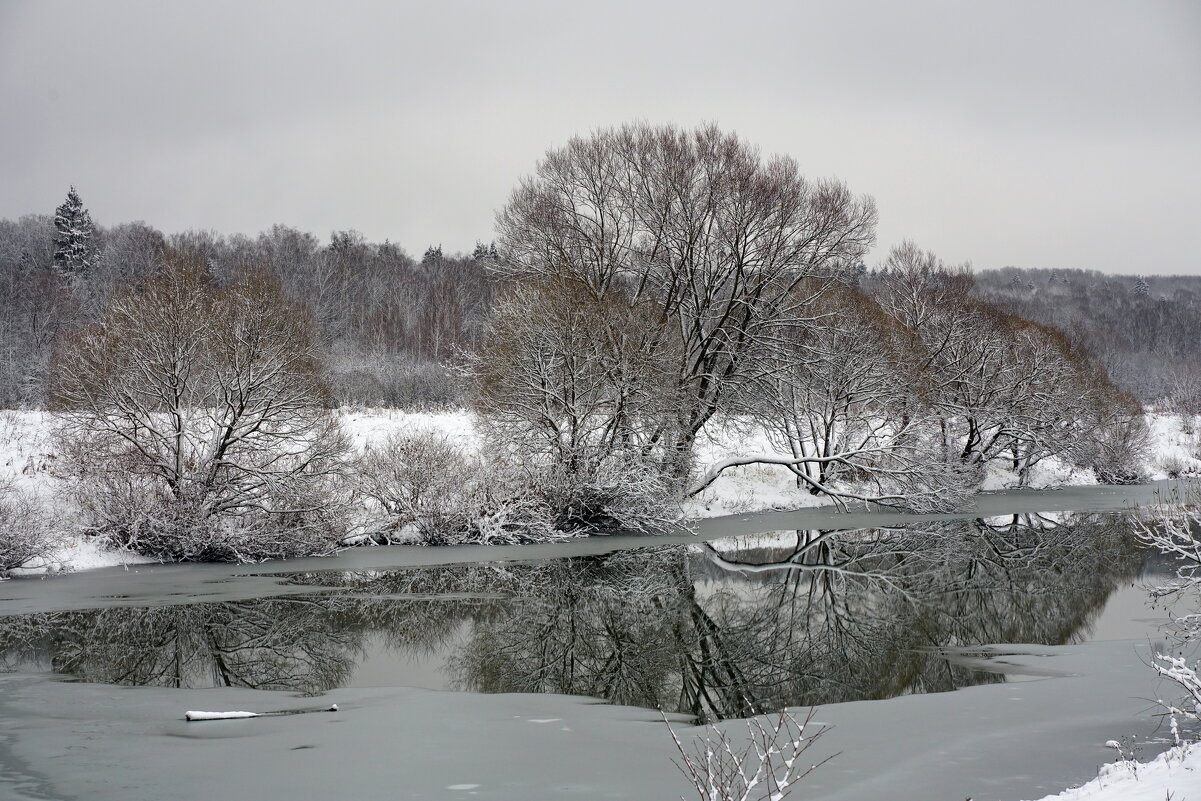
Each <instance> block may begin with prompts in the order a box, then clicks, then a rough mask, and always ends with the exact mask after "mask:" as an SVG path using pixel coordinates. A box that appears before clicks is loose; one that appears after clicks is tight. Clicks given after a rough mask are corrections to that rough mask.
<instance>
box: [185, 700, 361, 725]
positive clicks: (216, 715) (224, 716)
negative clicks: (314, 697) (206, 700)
mask: <svg viewBox="0 0 1201 801" xmlns="http://www.w3.org/2000/svg"><path fill="white" fill-rule="evenodd" d="M337 711H338V705H337V704H331V705H330V706H322V707H317V708H315V709H278V710H275V711H274V712H199V711H196V710H191V711H188V712H184V713H183V716H184V720H186V721H188V722H189V723H190V722H193V721H198V720H238V719H241V718H269V717H276V716H278V715H307V714H309V713H310V712H337Z"/></svg>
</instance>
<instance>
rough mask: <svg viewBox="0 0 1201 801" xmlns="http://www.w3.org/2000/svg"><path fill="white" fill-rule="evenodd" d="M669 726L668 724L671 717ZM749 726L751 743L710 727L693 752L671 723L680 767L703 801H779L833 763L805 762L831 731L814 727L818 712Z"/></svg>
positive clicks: (782, 714)
mask: <svg viewBox="0 0 1201 801" xmlns="http://www.w3.org/2000/svg"><path fill="white" fill-rule="evenodd" d="M663 722H664V723H665V724H667V719H666V717H664V720H663ZM746 725H747V733H748V735H749V742H745V743H744V742H742V741H741V739H740V738H737V737H734V736H731V735H730V734H728V733H727V732H726V731H725V730H724V729H721V728H718V727H717V726H706V727H705V729H704V733H703V734H702V735H701V736H699V737H698V738H697V739H696V742H695V743H694V744H693V745H692V747H691V748H686V747H685V746H684V744H683V743H681V742H680V739H679V737H677V736H676V733H675V731H673V730H672V728H671V724H667V731H668V733H669V734H670V735H671V739H672V741H673V742H674V743H675V746H676V750H677V751H679V753H680V761H678V762H676V767H678V768H679V769H680V772H681V773H683V774H684V775H685V776H686V777H687V778H688V781H689V782H691V784H692V787H693V789H694V790H695V791H696V797H697V798H698V799H700V801H761V800H765V799H770V801H778V799H782V798H784V797H786V796H787V795H788V794H789V792H791V791H792V790H793V789H795V787H794V785H795V784H796V783H797V782H799V781H800V780H801V779H803V778H805V777H806V776H808V775H809V774H810V773H812V772H813V771H815V770H817V769H818V768H819V767H821V766H822V765H823V764H825V763H826V762H828V761H829V760H830V759H831V758H832V757H826V758H825V759H823V760H821V761H819V762H816V763H815V762H812V761H810V760H808V759H803V757H804V756H805V752H806V751H808V750H809V749H810V748H812V747H813V744H814V743H816V742H817V741H818V739H819V738H820V737H821V736H822V734H824V733H825V731H826V727H825V726H821V725H818V724H814V723H813V710H812V709H810V710H809V712H808V714H806V715H805V717H804V718H801V719H799V720H798V719H797V718H796V717H795V716H794V715H793V714H792V713H791V712H788V711H786V710H785V711H782V712H780V713H779V714H777V715H773V716H771V717H770V718H767V719H762V718H757V717H754V718H750V719H749V720H747V722H746ZM681 798H683V796H681Z"/></svg>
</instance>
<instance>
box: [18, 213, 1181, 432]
mask: <svg viewBox="0 0 1201 801" xmlns="http://www.w3.org/2000/svg"><path fill="white" fill-rule="evenodd" d="M168 254H169V255H170V257H171V258H172V259H174V260H179V261H186V262H190V263H194V264H197V265H202V266H203V267H204V269H206V270H207V271H208V272H209V273H210V274H211V276H212V277H213V278H214V279H215V280H216V281H217V282H219V283H220V282H227V281H229V280H230V279H232V278H233V277H234V276H236V275H238V274H240V272H242V271H243V270H245V269H247V268H252V267H253V268H265V269H266V270H268V271H269V272H271V273H272V274H274V275H275V276H276V277H277V278H278V280H279V281H280V283H281V285H282V287H283V290H284V292H285V293H286V295H287V296H288V298H289V299H290V300H292V301H294V302H299V303H302V304H304V305H305V306H307V307H308V308H309V309H311V310H312V313H313V315H314V317H315V319H316V321H317V323H318V326H319V330H320V331H321V334H322V337H323V340H324V341H323V344H324V346H325V347H326V349H327V352H328V354H329V359H328V365H329V368H330V371H331V373H332V379H333V381H332V383H333V389H334V393H335V397H334V400H335V401H336V402H337V403H338V404H359V405H369V406H408V407H412V406H447V405H460V404H461V403H462V390H461V388H460V385H459V381H458V380H457V378H456V374H455V371H454V369H453V365H454V363H455V362H456V357H457V356H458V355H461V354H464V353H467V352H470V351H471V350H472V349H473V347H474V346H475V344H476V343H477V341H478V338H479V335H480V333H481V332H482V330H483V326H484V323H485V321H486V320H487V318H488V313H489V310H490V308H491V305H492V303H493V300H494V298H495V297H497V295H498V292H497V289H498V282H499V281H500V280H502V279H500V278H499V277H498V274H497V273H496V272H495V271H494V270H490V269H489V267H491V266H494V265H495V263H496V260H497V258H498V256H497V253H496V249H495V248H494V247H492V246H490V245H488V244H484V243H479V244H477V245H476V247H475V249H474V250H473V251H472V252H471V253H470V254H449V253H445V252H443V250H442V248H441V246H430V247H429V248H427V249H426V250H425V252H424V253H423V254H422V255H421V257H420V258H415V257H413V256H410V255H409V254H407V253H406V252H405V251H404V250H403V249H401V248H400V247H399V246H397V245H395V244H393V243H391V242H387V241H385V242H383V243H374V242H369V241H367V240H366V239H365V238H364V237H363V236H362V235H361V234H359V233H357V232H355V231H335V232H333V233H332V234H331V235H330V237H329V240H328V241H326V242H322V241H321V240H319V239H318V238H317V237H316V236H314V235H313V234H311V233H307V232H304V231H299V230H296V229H294V228H289V227H287V226H283V225H276V226H274V227H272V228H271V229H270V230H269V231H266V232H264V233H261V234H259V235H258V236H256V237H249V236H244V235H240V234H235V235H230V236H226V235H221V234H218V233H215V232H211V231H189V232H186V233H182V234H173V235H165V234H163V233H162V232H160V231H158V230H156V229H154V228H152V227H150V226H148V225H146V224H145V223H141V222H134V223H124V224H120V225H115V226H112V227H102V226H99V225H95V224H93V223H92V221H91V219H90V216H89V215H88V212H87V210H86V208H84V207H83V204H82V201H80V199H79V197H78V195H77V194H75V193H74V191H72V193H71V195H70V196H69V198H68V201H67V202H66V203H64V204H63V206H61V207H60V208H59V209H58V211H57V213H56V214H55V215H46V214H35V215H28V216H25V217H22V218H20V219H19V220H15V221H14V220H0V407H2V408H22V407H24V408H37V407H41V406H43V405H44V403H45V389H44V387H45V376H46V371H47V367H48V362H49V358H50V351H51V343H52V342H53V340H54V338H55V336H56V335H57V334H58V333H59V332H60V331H64V330H67V329H69V328H71V327H73V326H75V325H76V324H77V323H79V322H82V321H84V320H87V319H90V318H92V317H93V316H94V315H95V314H96V313H97V311H98V310H99V309H101V308H102V307H103V306H104V303H105V301H106V299H107V298H108V297H109V295H110V294H111V293H112V292H113V291H114V290H115V289H116V288H118V287H120V286H122V285H125V284H127V283H129V282H131V281H132V282H136V281H137V280H139V279H140V278H142V277H145V276H147V275H150V274H153V273H155V272H156V271H157V270H159V269H160V267H161V266H162V265H163V264H164V263H165V260H166V259H167V258H168ZM64 277H65V278H66V280H64ZM863 278H864V279H865V283H866V284H867V285H868V286H869V287H870V284H871V274H870V272H869V273H868V275H866V276H863ZM971 291H972V292H974V293H975V294H976V295H978V296H979V297H980V298H982V299H984V300H987V301H989V302H991V303H994V304H997V305H999V306H1001V307H1003V308H1006V309H1008V310H1010V311H1013V312H1016V313H1017V314H1019V315H1021V316H1023V317H1026V318H1028V319H1031V320H1033V321H1035V322H1038V323H1042V324H1045V325H1051V326H1054V327H1056V328H1059V329H1061V330H1062V331H1064V332H1065V333H1066V334H1067V335H1068V336H1069V337H1070V338H1071V339H1072V340H1073V342H1074V343H1076V344H1079V345H1083V346H1084V347H1085V348H1087V349H1088V350H1089V351H1091V352H1092V353H1094V354H1095V355H1096V356H1098V357H1099V358H1100V359H1101V361H1102V362H1103V364H1104V365H1105V367H1106V368H1107V369H1108V372H1109V374H1110V376H1111V377H1112V378H1113V381H1114V382H1115V384H1116V385H1117V386H1118V387H1120V388H1122V389H1124V390H1127V391H1129V392H1130V393H1131V394H1133V395H1134V396H1135V397H1137V398H1138V399H1140V400H1141V401H1142V402H1143V403H1145V404H1167V405H1174V404H1178V403H1179V404H1189V405H1190V406H1193V407H1196V406H1197V405H1198V404H1201V276H1152V275H1147V276H1136V275H1106V274H1102V273H1099V272H1095V271H1083V270H1045V269H1019V268H1014V267H1006V268H1004V269H1001V270H989V271H983V272H977V273H974V275H973V287H972V290H971Z"/></svg>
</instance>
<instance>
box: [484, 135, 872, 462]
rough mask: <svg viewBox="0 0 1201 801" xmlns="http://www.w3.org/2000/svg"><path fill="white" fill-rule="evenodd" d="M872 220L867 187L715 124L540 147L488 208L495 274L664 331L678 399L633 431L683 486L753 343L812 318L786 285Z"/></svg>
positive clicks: (856, 240) (865, 234)
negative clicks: (806, 170) (649, 428)
mask: <svg viewBox="0 0 1201 801" xmlns="http://www.w3.org/2000/svg"><path fill="white" fill-rule="evenodd" d="M875 223H876V208H875V204H874V202H873V201H872V200H871V199H870V198H867V197H855V196H854V195H852V194H851V192H850V190H849V189H847V187H846V186H845V185H844V184H842V183H840V182H837V181H817V182H814V181H810V180H808V179H806V178H804V177H802V176H801V175H800V173H799V171H798V168H797V165H796V162H794V161H793V160H792V159H790V158H787V157H780V156H776V157H772V158H769V159H763V158H761V157H760V155H759V153H758V151H757V150H756V149H755V148H753V147H752V146H750V145H748V144H747V143H746V142H744V141H742V140H741V139H739V138H738V137H737V136H735V135H733V134H727V133H722V132H721V131H720V130H718V129H717V128H716V127H714V126H703V127H700V128H697V129H695V130H691V131H689V130H683V129H680V128H676V127H673V126H663V127H652V126H649V125H626V126H622V127H620V128H612V129H605V130H601V131H597V132H596V133H594V134H593V135H592V136H591V137H589V138H586V139H584V138H577V139H573V140H571V141H570V142H569V143H568V144H567V146H566V147H564V148H561V149H558V150H552V151H550V152H549V153H548V154H547V156H546V158H545V159H543V160H542V161H541V162H540V163H539V164H538V167H537V171H536V173H535V175H534V176H533V177H531V178H527V179H525V180H524V181H522V183H521V185H520V186H519V187H518V188H517V189H516V190H515V191H514V192H513V195H512V196H511V198H510V200H509V203H508V205H507V206H506V207H505V208H504V209H503V210H502V211H501V212H500V214H499V215H498V221H497V225H498V228H499V232H500V239H499V246H500V254H501V259H500V263H499V266H498V269H499V270H500V272H501V273H502V274H503V275H506V276H508V277H510V278H514V279H519V280H529V279H538V280H543V279H557V280H558V281H560V282H566V283H570V284H576V285H578V286H579V287H580V290H581V291H582V292H585V293H589V294H591V295H592V296H593V297H594V298H595V299H596V300H597V301H598V302H599V301H603V302H605V303H608V304H614V303H617V302H620V303H622V304H623V305H625V306H628V307H631V308H638V309H641V308H646V309H648V312H646V318H647V319H654V320H656V321H657V322H656V323H655V324H656V326H657V327H658V330H659V331H660V332H661V333H662V335H663V337H668V336H670V337H671V338H672V339H673V340H674V343H673V347H672V350H671V357H670V358H671V361H670V362H667V365H666V366H667V367H668V368H669V369H670V371H671V377H672V382H673V384H674V385H675V396H676V398H677V405H676V408H675V410H674V413H673V414H672V416H671V418H670V419H669V420H667V421H664V422H663V423H662V424H660V425H659V426H658V427H657V429H656V430H655V431H653V432H650V434H649V436H648V442H649V443H652V444H653V445H654V447H656V448H660V449H661V450H662V453H663V456H664V462H665V467H666V470H667V473H668V474H669V475H671V476H672V477H673V478H675V479H676V480H678V481H681V482H682V481H683V480H684V479H685V478H686V476H687V473H688V470H689V469H690V456H691V453H692V448H693V444H694V442H695V439H696V437H697V435H698V433H699V432H700V431H701V429H702V427H703V426H704V425H705V423H706V422H708V420H710V419H711V418H712V417H713V415H714V414H716V413H718V412H719V411H722V410H727V409H730V408H731V404H732V402H733V401H734V397H735V394H736V393H734V392H733V389H734V388H735V387H737V386H738V385H739V384H741V383H743V382H744V381H746V380H747V378H748V376H749V375H750V374H751V371H752V368H751V365H752V362H753V361H754V359H755V357H756V356H757V354H758V353H759V352H760V351H761V350H762V349H763V348H764V347H766V346H768V345H769V344H770V343H772V342H773V341H774V340H775V339H776V338H777V337H779V336H781V335H782V333H783V331H784V330H785V329H786V328H787V327H788V326H789V325H793V324H796V323H797V322H798V321H800V320H802V319H804V318H805V317H806V316H811V315H812V311H811V307H810V302H811V301H812V297H810V296H808V295H805V294H803V293H798V292H796V291H795V290H796V289H797V287H799V286H800V285H801V284H802V282H803V281H804V280H805V279H806V278H813V277H815V276H829V275H832V274H834V273H837V272H839V271H841V270H844V269H846V268H848V267H849V266H850V265H852V264H854V263H856V262H857V261H858V260H859V258H860V256H861V255H862V254H863V253H864V252H865V251H866V250H867V248H868V247H870V246H871V244H872V243H873V242H874V239H875ZM816 288H817V290H819V291H820V284H818V285H816ZM665 361H666V359H665Z"/></svg>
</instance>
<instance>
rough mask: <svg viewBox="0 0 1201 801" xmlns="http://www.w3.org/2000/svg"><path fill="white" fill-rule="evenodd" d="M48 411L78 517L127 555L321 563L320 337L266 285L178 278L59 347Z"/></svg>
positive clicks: (334, 492)
mask: <svg viewBox="0 0 1201 801" xmlns="http://www.w3.org/2000/svg"><path fill="white" fill-rule="evenodd" d="M49 393H50V400H51V409H52V411H54V412H55V413H56V415H57V417H58V419H59V421H60V427H59V431H58V448H59V451H60V453H61V454H62V455H64V456H65V457H66V459H65V461H66V462H67V463H69V464H74V465H75V466H76V469H75V475H74V477H75V479H76V486H77V489H78V496H79V498H80V501H81V505H82V507H83V510H84V511H85V513H86V514H87V515H88V517H89V518H90V521H91V523H92V524H93V526H94V527H95V528H96V529H97V530H98V531H100V532H102V533H104V534H105V535H107V536H108V537H110V538H111V539H112V540H113V541H114V542H115V543H116V544H118V545H120V546H122V547H126V548H130V549H132V550H135V551H137V552H139V553H144V554H148V555H151V556H156V557H160V558H166V559H179V560H236V561H248V560H258V559H266V558H274V557H282V556H299V555H305V554H313V553H321V552H324V551H327V550H329V549H330V548H333V547H334V546H335V544H336V542H337V540H338V532H337V529H338V527H339V525H338V520H339V519H340V517H339V515H338V514H337V509H338V506H339V505H340V503H341V502H342V501H343V500H344V499H343V497H342V493H341V490H340V484H341V478H342V473H343V469H342V465H343V461H342V457H343V455H344V453H345V452H346V450H347V447H348V446H347V442H346V440H345V438H344V437H343V435H342V433H341V430H340V428H339V426H338V423H337V421H336V419H335V418H334V417H333V416H332V414H331V413H330V412H329V409H328V407H329V400H330V395H329V388H328V382H327V380H326V378H325V373H324V370H323V368H322V365H321V359H320V351H319V349H318V346H317V338H316V335H315V325H314V323H313V321H312V318H311V317H310V316H309V314H308V313H307V311H306V310H305V309H303V308H301V307H298V306H296V305H294V304H291V303H288V302H287V301H286V300H285V299H284V297H283V293H282V291H281V290H280V288H279V285H278V284H277V283H276V282H275V281H274V279H272V278H270V277H268V276H266V275H265V274H258V273H253V274H248V275H246V276H244V277H242V278H240V279H239V280H236V281H234V282H233V283H231V284H229V285H228V286H225V287H218V286H216V285H215V284H214V282H212V281H211V280H210V279H209V278H208V276H207V275H206V274H205V273H204V272H203V271H202V270H199V269H193V268H190V267H187V266H182V267H175V268H172V269H169V270H167V271H165V272H164V273H162V274H160V275H157V276H154V277H152V278H150V279H148V280H147V281H146V282H145V283H143V284H142V285H141V286H139V287H136V288H133V289H129V290H126V291H124V292H121V293H118V294H116V295H114V296H113V298H112V299H111V300H110V302H109V303H108V305H107V306H106V308H105V309H104V310H102V312H101V313H100V315H99V317H98V319H97V320H96V321H95V322H93V323H90V324H87V325H84V326H82V327H81V328H79V329H77V330H75V331H73V332H71V333H70V334H69V335H67V336H65V337H63V338H62V339H61V340H59V341H58V342H56V344H55V350H54V358H53V360H52V365H51V374H50V383H49Z"/></svg>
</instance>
